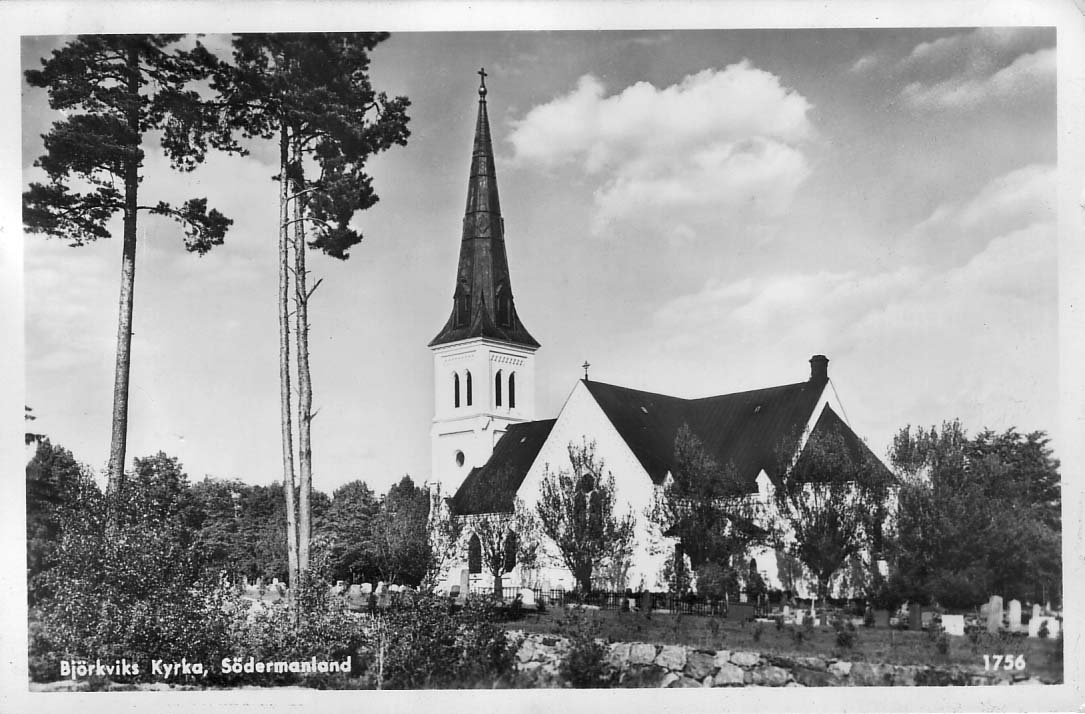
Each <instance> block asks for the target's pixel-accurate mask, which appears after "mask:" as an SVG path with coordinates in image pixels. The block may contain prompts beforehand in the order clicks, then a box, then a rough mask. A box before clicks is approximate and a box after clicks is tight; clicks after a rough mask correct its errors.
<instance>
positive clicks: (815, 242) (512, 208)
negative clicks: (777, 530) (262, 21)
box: [21, 28, 1059, 493]
mask: <svg viewBox="0 0 1085 714" xmlns="http://www.w3.org/2000/svg"><path fill="white" fill-rule="evenodd" d="M62 41H63V40H62V39H60V40H58V39H57V38H55V37H28V38H24V41H23V44H22V47H21V52H22V62H23V68H24V69H25V68H29V67H36V66H38V62H39V59H40V58H41V57H43V56H46V55H47V54H48V53H49V52H50V51H51V49H52V48H54V47H56V46H57V44H58V42H62ZM204 42H205V43H206V44H207V45H208V46H209V47H210V48H211V49H213V50H215V51H217V52H220V53H223V54H225V53H228V51H229V38H228V37H225V36H208V37H205V38H204ZM1055 47H1056V41H1055V32H1054V30H1053V29H1050V28H1047V29H1045V28H984V29H969V28H948V29H891V30H846V29H803V30H797V29H796V30H726V31H722V30H721V31H708V30H703V31H637V32H610V31H608V32H588V31H579V32H432V33H410V32H405V33H394V34H393V35H392V36H391V37H390V39H388V40H387V41H385V42H384V43H382V44H381V45H379V46H378V47H377V48H376V49H375V50H374V52H373V55H372V59H373V63H372V66H371V77H372V80H373V83H374V85H375V86H376V87H377V88H378V89H380V90H382V91H385V92H387V93H388V94H390V95H404V96H407V97H408V98H409V99H410V101H411V107H410V110H409V114H410V117H411V120H410V130H411V136H410V138H409V140H408V144H407V146H405V147H394V148H393V149H391V150H390V151H388V152H386V153H384V154H381V155H379V156H377V157H374V158H373V159H372V160H371V161H370V164H369V167H370V170H371V173H372V175H373V177H374V185H375V187H376V190H377V192H378V194H379V195H380V202H379V203H378V204H377V205H376V206H374V207H373V208H372V209H370V210H368V211H365V212H363V213H360V214H358V215H357V216H356V217H355V222H354V224H355V225H356V226H357V227H358V228H359V229H360V230H361V231H362V232H363V233H364V234H365V240H364V241H363V242H362V243H361V244H360V245H359V246H357V247H356V248H355V249H353V250H352V251H351V254H350V257H349V259H348V260H346V261H337V260H334V259H331V258H328V257H326V256H315V255H314V256H313V257H312V258H311V259H310V267H311V268H312V269H313V274H314V279H316V278H321V279H323V282H322V284H321V287H320V288H319V290H318V291H317V292H316V293H315V295H314V298H313V301H312V304H311V306H310V318H311V321H312V332H311V346H312V357H311V360H312V367H313V382H314V407H315V409H316V410H318V412H317V416H316V418H315V420H314V422H313V453H314V457H313V458H314V486H315V487H316V488H318V489H320V490H322V491H325V492H328V493H331V492H332V491H334V489H335V488H337V487H338V486H341V485H342V484H344V483H346V482H348V481H351V480H354V479H363V480H365V481H366V482H368V483H369V484H370V485H371V486H373V487H374V488H376V489H377V490H379V491H384V490H386V489H387V487H388V486H389V485H390V484H391V483H392V482H393V481H395V480H397V479H398V478H399V477H400V476H401V475H403V474H405V473H406V474H410V475H411V476H412V477H414V478H416V479H417V480H420V481H422V480H425V479H426V478H427V477H428V476H429V474H428V471H429V450H430V440H429V429H430V424H431V420H432V417H433V367H432V355H431V353H430V351H429V350H428V349H427V347H426V344H427V343H428V342H429V340H430V339H432V337H433V336H434V335H435V334H436V333H437V332H438V330H439V329H440V328H441V326H442V325H443V324H444V322H445V320H446V319H447V317H448V314H449V312H450V310H451V306H452V289H453V286H454V277H455V271H456V261H457V254H458V249H459V238H460V226H461V220H462V217H463V210H464V203H465V198H466V192H467V179H468V169H469V166H470V154H471V145H472V137H473V130H474V122H475V116H476V111H477V100H478V95H477V93H476V90H477V87H478V79H479V78H478V75H477V74H476V72H477V71H478V69H479V68H480V67H485V68H486V72H487V86H488V88H489V94H488V97H487V99H488V108H489V115H490V121H491V130H492V134H493V139H494V148H495V152H496V154H497V157H496V165H497V176H498V183H499V187H500V193H501V204H502V212H503V216H504V219H505V227H506V231H505V233H506V245H507V251H508V255H509V265H510V270H511V280H512V287H513V291H514V294H515V298H516V306H517V311H518V313H519V315H520V317H521V319H522V320H523V322H524V324H525V326H526V327H527V329H528V330H529V331H530V332H531V334H532V335H533V336H534V337H535V338H536V339H537V340H538V341H539V342H540V343H541V344H542V347H541V348H540V350H539V351H538V353H537V360H536V379H537V382H538V393H537V404H538V410H537V414H536V418H540V419H541V418H552V417H554V416H556V415H557V413H558V411H559V410H560V408H561V405H562V403H563V402H564V400H565V398H566V397H567V396H568V395H569V393H570V392H571V390H572V388H573V386H574V385H575V382H576V380H577V379H578V378H580V377H581V376H582V375H583V371H582V369H581V367H580V365H581V364H582V363H583V362H584V361H585V360H587V361H588V362H590V363H591V365H592V366H591V369H590V375H591V378H592V379H593V380H598V381H602V382H608V383H612V384H618V385H623V386H627V387H632V388H637V389H644V390H649V391H655V392H661V393H666V394H673V395H676V396H682V397H701V396H708V395H715V394H724V393H728V392H734V391H741V390H745V389H756V388H761V387H767V386H774V385H779V384H788V383H793V382H798V381H803V380H805V379H806V378H807V377H808V376H809V365H808V360H809V358H810V356H811V355H814V354H825V355H827V356H828V357H829V359H830V364H829V376H830V378H831V379H832V382H833V385H834V388H835V389H836V391H837V394H838V396H839V400H840V402H841V403H842V405H843V407H844V410H845V412H846V415H845V416H846V418H847V420H848V421H849V423H850V424H851V426H852V427H853V428H854V429H855V430H856V431H857V432H858V433H859V434H860V435H861V436H863V437H864V438H866V439H867V441H868V443H869V445H870V446H871V448H872V449H873V450H874V451H875V453H877V454H879V455H884V454H885V453H886V451H887V448H888V446H889V444H890V442H891V439H892V436H893V435H894V434H895V433H896V432H897V431H898V430H899V429H900V428H901V427H903V426H905V425H909V424H911V425H923V426H931V425H934V424H940V423H941V422H943V421H945V420H951V419H960V421H961V422H962V424H963V425H964V427H965V428H966V430H968V431H969V432H971V433H975V432H977V431H979V430H980V429H982V428H985V427H989V428H992V429H996V430H1002V429H1006V428H1009V427H1016V428H1018V429H1019V430H1020V431H1025V432H1027V431H1032V430H1043V431H1046V432H1048V433H1049V434H1051V435H1052V436H1054V437H1055V442H1054V444H1055V446H1056V456H1058V445H1059V434H1058V426H1059V419H1058V417H1059V385H1058V366H1059V365H1058V346H1059V333H1058V282H1057V279H1058V260H1057V257H1058V251H1057V248H1058V241H1057V230H1056V212H1055V204H1056V144H1057V134H1056V107H1055ZM57 118H58V117H57V115H56V114H55V113H54V112H53V111H52V110H50V109H49V108H48V105H47V102H46V98H45V95H44V93H43V92H42V91H41V90H37V89H33V88H30V87H28V86H24V87H23V94H22V122H23V134H22V159H23V178H24V183H29V182H30V181H34V180H40V179H41V176H42V173H41V172H40V170H39V169H37V168H35V167H34V165H33V164H34V160H35V159H36V158H37V157H38V156H39V155H40V154H41V153H42V143H41V139H40V135H41V134H42V133H44V132H45V131H47V129H48V126H49V125H50V124H51V122H52V121H54V120H56V119H57ZM248 148H249V149H250V154H249V155H248V156H246V157H237V156H226V155H210V156H209V157H208V160H207V162H206V163H205V165H203V166H201V167H200V168H199V169H197V170H196V171H194V172H192V173H190V174H180V173H177V172H174V171H172V170H170V169H169V167H168V162H167V161H166V160H165V159H164V158H163V157H162V155H161V152H160V151H157V149H156V148H155V147H153V146H151V147H148V159H147V160H146V162H145V169H144V174H145V176H146V178H145V180H144V182H143V184H142V186H141V192H142V196H144V197H145V199H142V200H141V202H150V201H152V200H153V201H157V200H159V199H160V198H161V199H163V200H170V201H177V202H180V201H182V200H183V199H185V198H188V197H193V196H206V197H207V198H208V201H209V204H210V205H211V206H214V207H216V208H218V209H219V210H221V211H222V212H223V213H225V214H226V215H227V216H229V217H231V218H232V219H233V220H234V225H233V227H232V229H231V231H230V233H229V234H228V235H227V238H226V242H225V243H224V244H223V245H221V246H218V247H216V248H214V250H212V251H211V252H210V253H209V254H208V255H206V256H204V257H197V256H195V255H193V254H188V253H186V252H185V251H184V249H183V243H182V236H181V232H180V230H179V229H178V228H177V227H176V226H175V225H174V224H172V223H170V222H168V221H165V220H161V219H154V218H144V219H142V221H141V224H140V229H139V248H138V253H137V267H136V285H135V323H134V328H133V331H134V336H133V348H132V381H131V397H130V400H131V401H130V421H129V440H128V455H129V464H130V463H131V459H132V458H133V457H139V456H146V455H150V454H153V453H155V452H157V451H159V450H161V451H165V452H166V453H167V454H169V455H172V456H177V457H178V458H179V459H180V460H181V462H182V463H183V464H184V466H185V469H186V471H187V472H188V474H189V476H190V478H192V479H194V480H195V479H199V478H202V477H204V476H205V475H210V476H212V477H217V478H237V479H240V480H242V481H245V482H247V483H253V484H267V483H270V482H272V481H275V480H279V479H281V461H280V443H279V425H278V414H279V411H278V407H279V404H278V396H279V387H278V342H277V339H278V332H277V317H276V285H277V273H276V230H275V226H276V222H277V210H278V201H277V194H276V184H275V183H274V182H273V181H272V180H271V177H272V175H273V174H275V173H276V170H277V167H276V156H275V154H276V151H275V147H274V146H271V145H270V144H268V143H252V144H250V145H249V146H248ZM114 228H115V230H114V237H113V238H110V239H108V240H101V241H98V242H96V243H94V244H90V245H86V246H83V247H78V248H73V247H70V246H68V245H67V244H65V243H64V242H63V241H61V240H59V239H55V238H46V237H44V236H41V235H27V236H26V237H25V238H24V244H23V254H24V295H25V311H26V312H25V364H26V403H27V404H28V405H29V406H30V407H31V408H32V409H33V410H34V414H35V415H37V416H38V420H37V421H35V422H34V423H33V427H34V429H35V430H36V431H40V432H43V433H45V434H47V435H48V436H49V437H50V438H51V439H52V440H53V441H54V442H55V443H60V444H62V445H64V446H65V447H67V448H69V449H70V450H71V451H72V452H73V453H74V454H75V456H76V458H77V459H79V460H81V461H83V462H85V463H87V464H88V465H89V466H91V467H92V468H95V469H99V470H104V468H105V466H106V463H107V461H108V451H109V440H110V415H111V410H112V385H113V367H114V360H115V348H116V320H117V297H118V288H119V281H118V278H119V273H120V248H121V241H120V225H119V220H118V221H117V222H116V223H115V225H114Z"/></svg>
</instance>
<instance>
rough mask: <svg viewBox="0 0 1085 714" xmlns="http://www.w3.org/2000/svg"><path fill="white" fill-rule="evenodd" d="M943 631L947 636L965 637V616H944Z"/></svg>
mask: <svg viewBox="0 0 1085 714" xmlns="http://www.w3.org/2000/svg"><path fill="white" fill-rule="evenodd" d="M942 629H943V630H945V631H946V634H947V635H956V636H957V637H964V615H942Z"/></svg>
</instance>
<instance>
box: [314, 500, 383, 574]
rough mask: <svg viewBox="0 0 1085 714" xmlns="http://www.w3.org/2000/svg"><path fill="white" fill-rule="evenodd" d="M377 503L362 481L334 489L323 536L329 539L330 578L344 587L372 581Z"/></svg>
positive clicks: (374, 569)
mask: <svg viewBox="0 0 1085 714" xmlns="http://www.w3.org/2000/svg"><path fill="white" fill-rule="evenodd" d="M379 512H380V500H379V499H378V498H377V494H376V493H374V491H373V489H371V488H369V486H367V485H366V483H365V482H364V481H351V482H350V483H346V484H343V485H342V486H340V487H339V488H337V489H335V491H334V492H333V493H332V501H331V505H330V506H329V508H328V517H327V520H326V524H325V527H324V533H325V534H327V536H328V537H329V539H330V544H331V545H330V547H331V558H332V572H333V573H334V577H335V578H336V579H340V580H346V581H347V582H348V583H354V582H367V581H371V580H374V579H375V577H374V576H375V575H376V563H375V560H376V558H375V556H374V553H373V547H374V546H373V524H374V521H375V519H376V518H377V514H378V513H379Z"/></svg>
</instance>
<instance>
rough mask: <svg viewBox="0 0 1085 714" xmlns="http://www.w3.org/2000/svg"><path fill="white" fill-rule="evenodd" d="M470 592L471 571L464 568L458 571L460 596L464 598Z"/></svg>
mask: <svg viewBox="0 0 1085 714" xmlns="http://www.w3.org/2000/svg"><path fill="white" fill-rule="evenodd" d="M469 592H471V571H470V570H468V569H467V568H464V569H463V570H461V571H460V595H464V596H466V595H467V593H469Z"/></svg>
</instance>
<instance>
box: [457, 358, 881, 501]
mask: <svg viewBox="0 0 1085 714" xmlns="http://www.w3.org/2000/svg"><path fill="white" fill-rule="evenodd" d="M827 363H828V360H827V359H825V358H824V357H823V356H821V355H815V357H814V358H813V359H811V367H812V369H811V377H810V379H809V380H807V381H805V382H798V383H795V384H785V385H782V386H778V387H768V388H765V389H754V390H750V391H746V392H735V393H733V394H722V395H719V396H714V397H704V398H701V399H682V398H680V397H672V396H669V395H666V394H657V393H655V392H645V391H641V390H638V389H630V388H628V387H619V386H617V385H613V384H605V383H603V382H594V381H588V380H584V381H583V384H584V386H585V388H587V390H588V391H589V392H590V393H591V395H592V397H593V398H594V399H595V401H596V403H597V404H598V405H599V407H600V408H601V409H602V410H603V413H604V414H605V415H606V417H607V419H609V420H610V422H611V424H613V425H614V428H615V430H616V431H617V432H618V434H619V435H620V436H621V438H622V440H623V441H625V443H626V444H627V445H628V446H629V449H630V451H632V452H633V455H634V456H635V457H636V458H637V460H638V461H639V462H640V464H641V466H643V467H644V470H645V471H646V472H647V473H648V476H649V477H650V478H651V479H652V481H653V482H655V483H657V484H659V483H662V482H663V479H664V478H665V477H666V475H667V474H668V473H669V472H672V471H673V470H674V441H675V436H676V435H677V434H678V430H679V428H681V426H682V425H683V424H687V425H689V428H690V430H691V431H692V432H693V434H694V435H695V436H696V437H697V438H698V439H699V440H700V441H701V443H702V444H703V445H704V448H705V450H706V451H707V452H708V453H709V454H710V455H711V456H712V457H713V458H714V459H715V460H716V462H717V463H719V464H720V465H721V466H724V467H728V466H730V467H732V468H733V469H734V472H733V475H734V477H735V478H736V479H737V480H738V482H739V483H740V484H741V485H742V486H743V487H744V488H746V489H747V490H749V491H751V492H752V491H755V490H757V476H758V474H760V473H761V470H762V469H764V470H765V472H766V473H768V474H769V475H770V477H774V476H775V473H776V471H777V468H776V466H777V463H778V453H779V450H780V449H781V448H786V445H787V444H788V443H789V442H791V441H793V440H794V439H795V438H796V437H798V436H799V435H800V434H801V433H802V431H803V429H805V428H806V426H807V424H808V423H809V420H810V418H811V416H813V414H814V409H815V408H816V407H817V405H818V403H819V400H820V398H821V395H822V392H823V391H824V389H825V386H826V384H827V383H828V373H827V370H826V365H827ZM555 421H556V420H554V419H550V420H546V421H534V422H524V423H521V424H516V425H514V426H511V427H509V429H508V431H507V432H505V435H504V436H502V437H501V439H500V440H499V441H498V442H497V445H496V446H495V447H494V452H493V455H492V456H491V457H490V460H489V461H488V462H487V463H486V464H485V465H484V466H481V467H478V468H475V469H472V470H471V472H470V474H468V476H467V478H466V479H465V480H464V482H463V485H461V486H460V489H459V490H458V491H457V492H456V495H455V497H454V498H453V503H454V505H455V508H456V512H457V513H460V514H464V515H466V514H475V513H498V512H507V511H510V510H511V509H512V504H513V499H514V498H515V496H516V492H517V491H518V490H519V488H520V485H521V484H522V483H523V481H524V477H525V476H526V475H527V472H528V470H529V469H530V468H531V465H532V464H533V463H534V461H535V458H536V457H537V456H538V454H539V451H540V450H541V449H542V446H543V444H544V443H545V442H546V440H547V438H548V437H549V436H550V432H551V430H552V429H553V426H554V423H555ZM829 430H833V431H837V432H838V433H840V435H841V436H842V437H843V438H844V443H845V447H846V448H847V449H848V451H849V452H850V453H851V455H852V456H853V457H857V456H859V455H860V454H864V455H866V456H868V457H873V458H874V461H875V463H877V464H881V461H880V460H878V459H877V457H874V455H873V452H871V451H870V449H869V447H867V445H866V444H865V443H863V440H862V439H860V438H859V436H858V435H856V434H855V432H854V431H853V430H852V429H851V427H849V426H848V425H847V424H846V423H845V422H844V421H843V420H842V419H841V418H840V417H839V416H837V414H836V412H834V411H833V410H832V409H831V408H830V407H829V406H828V405H826V407H825V408H824V409H823V410H822V412H821V414H820V415H819V416H818V419H817V422H816V423H815V425H814V429H813V431H814V432H815V433H823V432H826V431H829ZM587 436H588V437H589V438H590V437H591V435H590V434H588V435H587ZM883 468H884V466H883Z"/></svg>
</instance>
